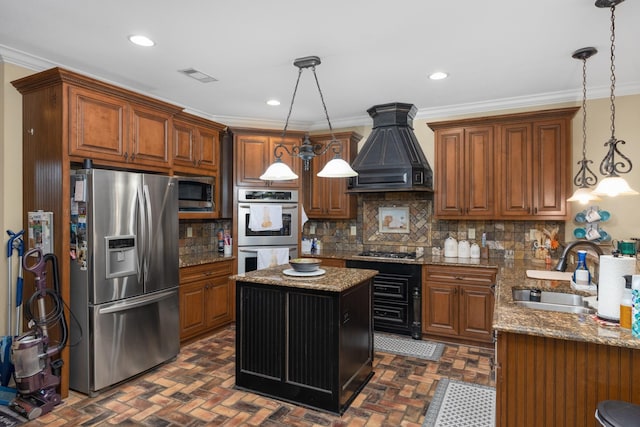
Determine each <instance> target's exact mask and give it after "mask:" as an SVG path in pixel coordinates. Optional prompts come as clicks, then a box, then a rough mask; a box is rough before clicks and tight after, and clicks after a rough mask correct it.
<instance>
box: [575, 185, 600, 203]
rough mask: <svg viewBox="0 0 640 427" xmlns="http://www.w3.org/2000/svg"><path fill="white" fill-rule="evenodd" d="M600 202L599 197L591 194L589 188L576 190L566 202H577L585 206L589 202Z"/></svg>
mask: <svg viewBox="0 0 640 427" xmlns="http://www.w3.org/2000/svg"><path fill="white" fill-rule="evenodd" d="M598 200H600V197H598V196H596V195H595V194H593V191H591V189H590V188H578V189H577V190H576V191H575V192H574V193H573V194H572V195H571V197H569V198H568V199H567V202H578V203H580V204H581V205H586V204H588V203H589V202H595V201H598Z"/></svg>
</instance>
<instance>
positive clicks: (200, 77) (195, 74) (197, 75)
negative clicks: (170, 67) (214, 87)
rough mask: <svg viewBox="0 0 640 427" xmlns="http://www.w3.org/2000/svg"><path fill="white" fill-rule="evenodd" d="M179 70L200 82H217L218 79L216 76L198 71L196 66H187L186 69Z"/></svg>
mask: <svg viewBox="0 0 640 427" xmlns="http://www.w3.org/2000/svg"><path fill="white" fill-rule="evenodd" d="M178 72H180V73H182V74H184V75H185V76H188V77H191V78H192V79H196V80H197V81H199V82H200V83H211V82H217V81H218V79H216V78H215V77H211V76H210V75H208V74H205V73H203V72H202V71H198V70H196V69H195V68H187V69H186V70H178Z"/></svg>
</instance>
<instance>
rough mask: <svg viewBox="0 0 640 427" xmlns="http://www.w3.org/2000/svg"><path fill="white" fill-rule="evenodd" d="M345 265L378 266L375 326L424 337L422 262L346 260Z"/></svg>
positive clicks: (372, 267) (374, 295) (374, 313)
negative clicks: (422, 319)
mask: <svg viewBox="0 0 640 427" xmlns="http://www.w3.org/2000/svg"><path fill="white" fill-rule="evenodd" d="M346 266H347V267H351V268H367V269H370V270H378V274H377V275H376V276H375V277H374V278H373V328H374V330H376V331H380V332H389V333H394V334H400V335H409V336H411V337H412V338H414V339H418V340H419V339H421V338H422V322H421V310H422V309H421V307H422V302H421V300H422V297H421V292H420V288H421V284H422V266H421V265H420V264H404V263H391V262H379V261H359V260H347V263H346Z"/></svg>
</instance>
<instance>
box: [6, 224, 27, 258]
mask: <svg viewBox="0 0 640 427" xmlns="http://www.w3.org/2000/svg"><path fill="white" fill-rule="evenodd" d="M7 234H8V235H9V241H8V242H7V258H11V254H12V253H13V248H14V247H13V244H14V241H15V240H16V239H18V238H20V236H22V235H23V234H24V230H20V231H18V232H17V233H14V232H13V231H11V230H7ZM20 241H22V239H21V240H20ZM22 247H23V249H22V251H23V252H24V244H22ZM16 249H19V248H16Z"/></svg>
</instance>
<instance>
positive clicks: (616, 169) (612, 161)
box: [600, 3, 633, 177]
mask: <svg viewBox="0 0 640 427" xmlns="http://www.w3.org/2000/svg"><path fill="white" fill-rule="evenodd" d="M615 10H616V6H615V3H613V4H612V5H611V38H610V40H611V96H610V99H611V138H609V140H608V141H607V142H605V146H609V148H608V150H607V154H606V156H605V157H604V159H602V162H600V173H601V174H602V175H604V176H605V177H618V176H619V174H622V173H629V172H630V171H631V169H632V167H633V165H632V164H631V159H629V158H628V157H627V156H625V155H624V154H622V152H620V150H619V149H618V144H625V142H624V141H623V140H620V139H616V137H615V132H616V124H615V121H616V104H615V99H616V96H615V88H616V74H615V70H616V67H615V58H616V56H615V41H616V34H615V30H616V25H615V16H616V15H615ZM616 155H618V156H620V159H619V160H616Z"/></svg>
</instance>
